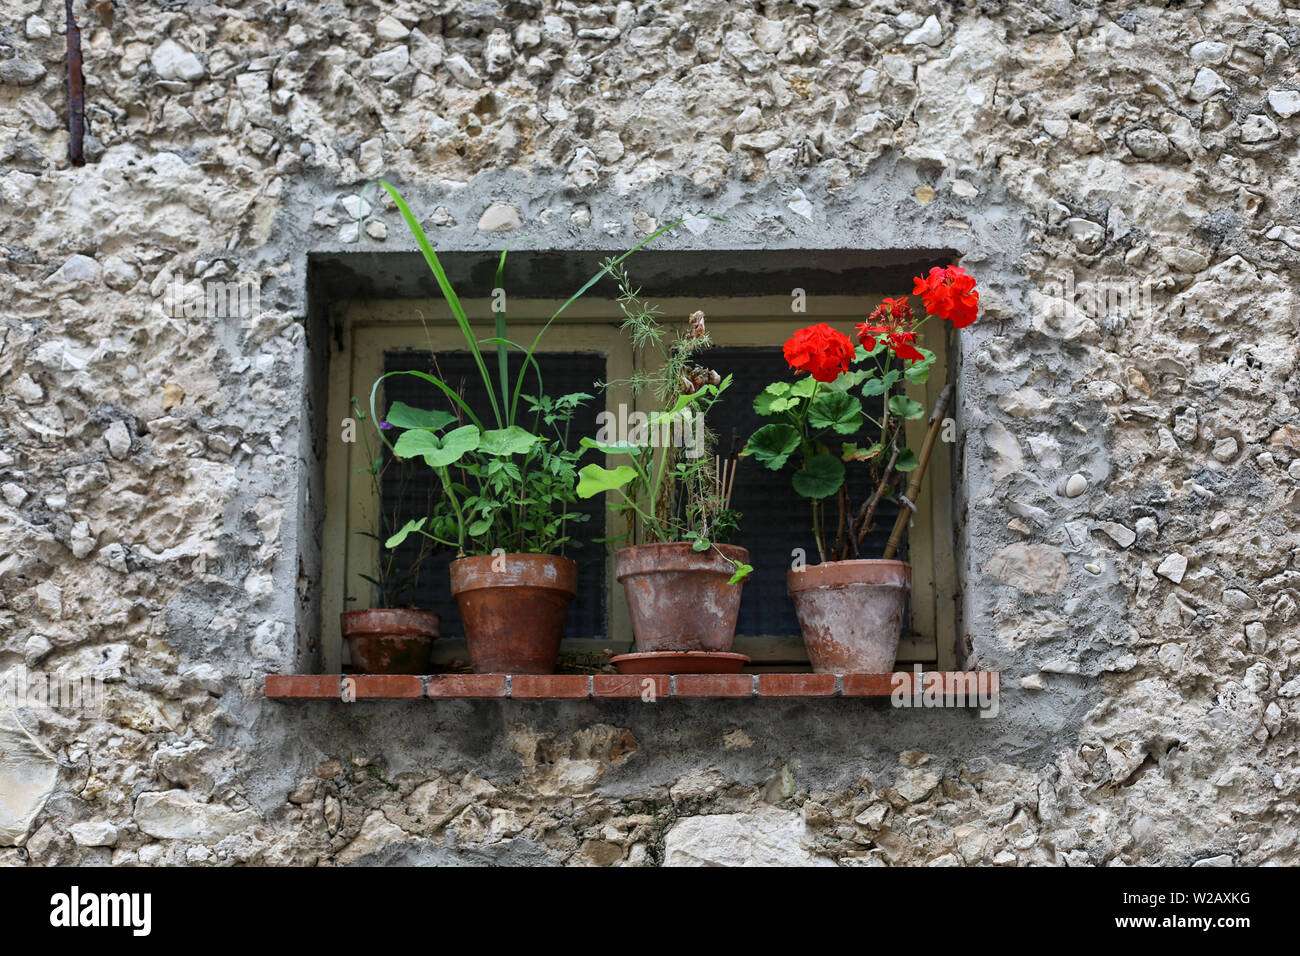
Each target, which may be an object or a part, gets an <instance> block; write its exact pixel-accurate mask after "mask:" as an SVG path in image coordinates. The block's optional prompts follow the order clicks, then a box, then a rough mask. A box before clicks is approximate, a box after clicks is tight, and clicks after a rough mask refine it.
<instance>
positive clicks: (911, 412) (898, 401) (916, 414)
mask: <svg viewBox="0 0 1300 956" xmlns="http://www.w3.org/2000/svg"><path fill="white" fill-rule="evenodd" d="M889 412H890V414H891V415H897V416H898V417H899V418H906V419H909V420H911V419H914V418H920V417H921V416H923V415H924V414H925V406H924V405H922V404H921V403H920V402H917V401H913V400H912V399H910V398H908V397H907V396H906V395H895V396H894V397H893V398H891V399H890V400H889Z"/></svg>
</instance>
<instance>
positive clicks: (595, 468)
mask: <svg viewBox="0 0 1300 956" xmlns="http://www.w3.org/2000/svg"><path fill="white" fill-rule="evenodd" d="M635 477H636V469H635V468H633V467H632V466H631V465H619V466H618V467H617V468H602V467H600V465H587V466H585V467H584V468H582V469H581V470H579V472H578V487H577V489H576V490H577V492H578V497H579V498H591V497H594V496H595V495H598V494H601V493H602V492H605V491H614V490H615V489H617V488H622V487H623V486H624V485H626V484H627V483H628V482H629V481H631V480H632V479H634V478H635Z"/></svg>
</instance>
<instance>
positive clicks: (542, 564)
mask: <svg viewBox="0 0 1300 956" xmlns="http://www.w3.org/2000/svg"><path fill="white" fill-rule="evenodd" d="M451 593H452V594H453V595H454V596H455V598H456V603H457V604H458V605H460V618H461V621H463V622H464V624H465V643H466V644H467V645H468V646H469V659H470V662H471V663H472V664H473V665H474V673H476V674H553V673H555V665H556V662H557V661H558V659H559V656H560V638H561V637H563V635H564V618H565V615H567V614H568V613H569V602H570V601H572V600H573V596H574V595H575V594H577V593H578V566H577V565H576V564H575V563H574V562H572V561H570V560H569V559H568V558H561V557H557V556H556V555H553V554H502V555H491V554H489V555H484V556H482V557H474V558H459V559H457V560H455V561H453V562H451Z"/></svg>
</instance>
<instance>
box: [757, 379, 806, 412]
mask: <svg viewBox="0 0 1300 956" xmlns="http://www.w3.org/2000/svg"><path fill="white" fill-rule="evenodd" d="M797 404H799V401H798V399H796V398H793V397H792V396H791V395H790V383H789V382H773V383H772V384H771V385H769V386H768V387H767V388H765V389H763V390H762V391H761V392H759V393H758V394H757V395H755V396H754V411H755V412H756V413H758V414H759V415H763V416H764V417H766V416H768V415H776V414H778V413H779V412H784V411H786V410H788V409H791V408H794V407H795V406H796V405H797Z"/></svg>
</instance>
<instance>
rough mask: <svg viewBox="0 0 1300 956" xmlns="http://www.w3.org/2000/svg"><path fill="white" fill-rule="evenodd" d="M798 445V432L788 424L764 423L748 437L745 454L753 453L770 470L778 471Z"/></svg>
mask: <svg viewBox="0 0 1300 956" xmlns="http://www.w3.org/2000/svg"><path fill="white" fill-rule="evenodd" d="M798 447H799V432H798V431H797V430H796V429H795V428H793V427H792V426H790V425H779V424H777V425H764V426H763V427H762V428H760V429H759V430H758V431H756V432H754V434H753V435H751V436H750V437H749V444H748V445H746V446H745V450H744V452H742V454H745V455H753V456H754V457H755V458H757V459H758V460H759V461H761V462H762V463H763V464H764V465H766V466H767V467H768V468H770V469H771V470H772V471H780V470H781V469H782V468H783V467H785V463H786V461H788V460H789V458H790V456H791V455H792V454H794V452H795V450H796V449H797V448H798Z"/></svg>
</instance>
